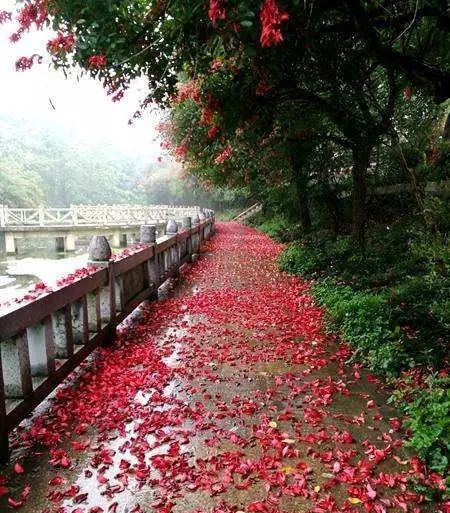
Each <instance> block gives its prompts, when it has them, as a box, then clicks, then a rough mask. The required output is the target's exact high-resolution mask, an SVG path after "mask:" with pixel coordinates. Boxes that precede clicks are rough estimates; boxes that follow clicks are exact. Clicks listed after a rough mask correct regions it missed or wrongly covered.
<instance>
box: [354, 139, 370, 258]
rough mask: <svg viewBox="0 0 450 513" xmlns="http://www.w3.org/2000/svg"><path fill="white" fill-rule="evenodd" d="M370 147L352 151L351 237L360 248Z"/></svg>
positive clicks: (364, 227) (362, 245)
mask: <svg viewBox="0 0 450 513" xmlns="http://www.w3.org/2000/svg"><path fill="white" fill-rule="evenodd" d="M371 152H372V147H370V146H359V147H358V148H357V149H355V150H354V151H353V168H352V177H353V198H352V218H353V219H352V237H353V240H354V241H355V242H356V243H357V244H358V246H359V247H360V248H363V247H364V245H365V235H366V223H367V184H366V177H367V168H368V167H369V164H370V154H371Z"/></svg>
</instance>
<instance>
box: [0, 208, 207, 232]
mask: <svg viewBox="0 0 450 513" xmlns="http://www.w3.org/2000/svg"><path fill="white" fill-rule="evenodd" d="M199 212H201V209H200V207H184V206H170V205H150V206H140V205H71V206H70V207H68V208H47V207H38V208H11V207H8V206H6V205H0V227H2V228H7V227H8V226H11V227H18V226H42V227H46V226H47V227H59V226H123V225H138V224H141V223H145V222H148V221H158V220H166V219H169V218H182V217H185V216H194V215H196V214H198V213H199ZM205 212H206V211H205Z"/></svg>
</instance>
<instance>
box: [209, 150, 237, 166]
mask: <svg viewBox="0 0 450 513" xmlns="http://www.w3.org/2000/svg"><path fill="white" fill-rule="evenodd" d="M232 153H233V148H232V147H231V146H230V145H228V146H227V147H226V148H225V149H224V150H223V151H222V152H221V153H219V155H217V157H216V158H215V159H214V164H217V165H219V164H223V163H224V162H225V161H226V160H228V159H229V158H230V156H231V154H232Z"/></svg>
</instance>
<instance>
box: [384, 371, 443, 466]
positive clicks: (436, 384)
mask: <svg viewBox="0 0 450 513" xmlns="http://www.w3.org/2000/svg"><path fill="white" fill-rule="evenodd" d="M392 399H393V400H395V401H396V402H397V403H398V404H399V406H400V407H401V408H402V409H403V410H404V411H405V413H406V414H407V415H408V417H409V418H408V421H407V426H408V427H409V428H410V429H411V431H412V437H411V439H410V440H409V441H408V445H410V446H411V447H414V449H415V451H416V452H417V453H418V455H419V456H420V457H421V458H423V459H426V460H427V461H428V462H429V465H430V467H431V468H432V469H433V470H436V471H438V472H442V473H445V471H446V470H447V469H448V465H449V463H450V461H449V460H450V377H449V376H447V375H444V374H441V375H439V374H432V375H431V376H429V377H428V378H427V380H426V383H424V387H423V388H415V387H412V386H410V387H408V388H406V389H405V390H403V391H402V392H397V393H395V394H393V398H392Z"/></svg>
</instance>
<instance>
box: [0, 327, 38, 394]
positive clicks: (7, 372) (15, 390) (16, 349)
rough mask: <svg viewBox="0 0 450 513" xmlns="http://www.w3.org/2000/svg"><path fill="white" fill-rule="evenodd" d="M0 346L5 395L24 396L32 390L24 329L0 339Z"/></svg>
mask: <svg viewBox="0 0 450 513" xmlns="http://www.w3.org/2000/svg"><path fill="white" fill-rule="evenodd" d="M0 347H1V359H2V367H3V381H4V390H5V397H11V398H22V397H26V396H27V395H29V394H30V393H31V392H32V391H33V383H32V380H31V369H30V354H29V352H28V341H27V333H26V331H24V332H22V333H20V334H19V335H16V336H15V337H12V338H10V339H9V340H2V343H1V344H0Z"/></svg>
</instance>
